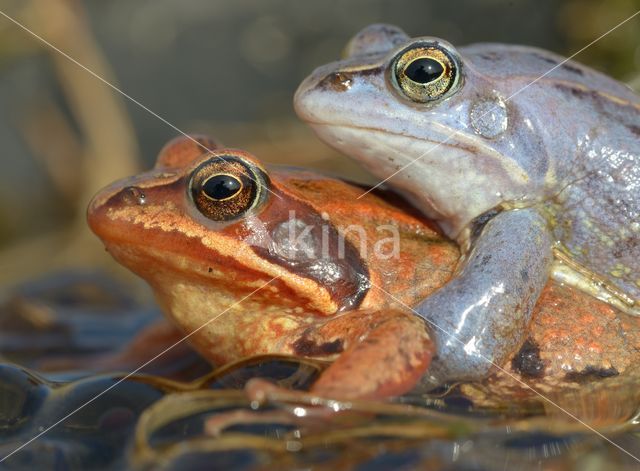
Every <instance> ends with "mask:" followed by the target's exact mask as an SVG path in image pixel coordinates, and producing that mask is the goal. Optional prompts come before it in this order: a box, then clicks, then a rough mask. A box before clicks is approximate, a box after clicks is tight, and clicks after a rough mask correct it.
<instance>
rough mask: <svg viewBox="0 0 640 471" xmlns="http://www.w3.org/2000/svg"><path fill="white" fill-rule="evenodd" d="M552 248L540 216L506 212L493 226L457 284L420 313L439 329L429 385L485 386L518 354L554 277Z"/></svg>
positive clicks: (465, 263) (477, 245)
mask: <svg viewBox="0 0 640 471" xmlns="http://www.w3.org/2000/svg"><path fill="white" fill-rule="evenodd" d="M551 245H552V238H551V234H550V231H549V228H548V227H547V224H546V222H545V220H544V219H543V218H542V217H541V216H540V215H539V214H538V213H537V212H536V211H535V210H534V209H522V210H513V211H505V212H502V213H499V214H498V215H496V216H494V217H493V218H492V219H490V220H489V221H488V222H487V223H486V224H485V226H484V228H483V229H482V232H481V233H480V234H479V235H478V236H477V238H476V239H475V241H473V243H472V246H471V248H470V250H469V252H468V253H467V254H466V256H465V257H464V259H463V261H462V262H461V265H460V266H459V267H458V269H457V270H456V274H454V277H453V279H452V280H451V281H449V282H448V283H447V284H446V285H445V286H443V287H442V288H441V289H439V290H438V291H436V292H435V293H433V294H432V295H431V296H429V297H428V298H426V299H425V300H424V301H422V302H421V303H420V304H419V305H418V306H417V307H416V311H417V312H418V313H419V314H420V316H422V317H424V318H425V319H426V320H427V321H428V322H429V323H431V324H433V327H434V328H433V329H432V332H433V336H434V339H435V342H436V348H437V356H436V357H434V361H433V364H432V366H431V368H430V369H429V373H428V377H427V379H428V380H430V381H431V382H434V383H442V382H444V381H451V380H466V381H474V380H480V379H483V378H485V377H486V376H487V375H488V374H489V373H490V371H491V369H492V367H493V366H494V364H497V365H500V366H501V365H502V364H503V363H504V361H505V360H507V359H508V357H509V356H510V355H511V354H512V353H513V352H515V351H516V350H517V349H518V347H519V346H520V345H521V344H522V342H523V341H524V339H525V337H526V329H527V327H528V324H529V321H530V319H531V312H532V309H533V307H534V305H535V303H536V301H537V299H538V296H539V295H540V292H541V290H542V288H543V287H544V285H545V284H546V282H547V279H548V277H549V270H550V264H551V260H552V251H551Z"/></svg>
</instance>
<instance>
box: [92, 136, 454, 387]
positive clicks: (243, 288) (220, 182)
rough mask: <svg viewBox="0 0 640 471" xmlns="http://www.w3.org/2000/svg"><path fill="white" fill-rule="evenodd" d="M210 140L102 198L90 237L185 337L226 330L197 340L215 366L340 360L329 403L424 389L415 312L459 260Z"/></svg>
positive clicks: (376, 204) (319, 179)
mask: <svg viewBox="0 0 640 471" xmlns="http://www.w3.org/2000/svg"><path fill="white" fill-rule="evenodd" d="M198 140H199V142H202V143H203V144H204V145H205V146H206V147H208V148H209V149H213V152H212V153H209V152H206V151H205V150H204V149H203V148H201V147H200V146H199V145H198V144H195V143H194V142H193V141H191V140H188V139H186V138H179V139H176V140H174V141H172V142H171V143H169V144H168V145H167V146H165V148H164V149H163V150H162V152H161V153H160V156H159V157H158V160H157V163H156V166H155V168H154V169H153V170H151V171H150V172H147V173H144V174H141V175H138V176H135V177H131V178H127V179H124V180H122V181H119V182H116V183H114V184H112V185H110V186H109V187H107V188H105V189H104V190H102V191H101V192H100V193H99V194H98V195H96V196H95V198H94V199H93V201H92V202H91V204H90V207H89V209H88V220H89V224H90V226H91V228H92V229H93V231H94V232H95V233H96V234H97V235H98V236H99V237H100V238H101V239H102V240H103V242H104V243H105V245H106V247H107V249H108V251H109V252H110V253H111V255H113V257H115V258H116V259H117V260H118V261H119V262H120V263H122V264H123V265H124V266H126V267H127V268H129V269H131V270H132V271H133V272H135V273H136V274H138V275H140V276H141V277H142V278H144V279H145V280H146V281H147V282H148V283H149V284H150V285H151V286H152V288H153V290H154V292H155V294H156V297H157V299H158V301H159V302H160V304H161V305H162V307H163V308H164V311H165V312H166V314H167V316H168V317H169V318H170V319H171V320H172V322H173V323H174V324H175V325H177V326H178V327H179V328H180V329H181V331H182V332H184V333H185V334H186V333H190V332H192V331H194V330H196V329H199V328H200V327H201V326H203V325H204V324H206V323H207V322H208V321H209V320H211V319H214V318H215V320H213V321H212V322H210V323H208V324H207V325H206V326H205V327H203V328H201V329H200V330H198V331H197V332H196V333H195V334H194V335H192V336H191V337H190V338H189V341H190V342H191V343H192V344H193V346H194V347H195V348H196V349H197V350H198V351H199V352H200V353H201V354H202V355H203V356H204V357H205V358H207V359H209V360H210V361H211V362H213V363H215V364H217V365H222V364H225V363H228V362H230V361H233V360H237V359H240V358H244V357H247V356H250V355H258V354H292V355H300V356H306V357H312V358H320V359H326V360H333V363H332V365H331V366H330V367H329V368H328V369H327V370H325V371H324V373H323V374H322V375H321V377H320V378H319V380H318V381H317V382H316V383H315V384H314V386H313V392H314V393H317V394H320V395H325V396H330V397H337V398H353V397H359V398H373V397H388V396H393V395H398V394H402V393H404V392H406V391H408V390H410V389H412V388H413V387H414V386H415V385H416V383H417V382H418V381H419V380H420V378H421V377H422V376H423V374H424V372H425V371H426V370H427V368H428V367H429V365H430V361H431V357H432V354H433V352H434V350H435V347H434V345H433V342H432V341H431V338H430V334H429V331H428V329H427V327H426V326H425V324H424V322H423V321H422V320H421V319H420V318H418V317H416V316H415V315H413V314H412V313H411V311H410V310H409V309H408V308H407V307H406V306H405V305H408V306H412V305H415V304H416V303H417V302H418V301H419V300H420V299H423V298H424V297H426V296H427V295H429V294H430V293H431V292H433V291H434V290H435V289H436V288H438V287H439V286H441V285H442V284H443V283H444V282H445V281H446V280H447V279H448V278H449V277H450V276H451V273H452V269H453V266H454V264H455V260H457V258H458V256H459V252H458V249H457V247H456V246H455V245H454V244H452V243H450V242H448V241H446V240H445V239H443V238H442V236H440V235H439V234H438V233H437V232H436V231H435V230H434V227H433V226H432V225H431V224H430V223H429V222H428V221H427V220H426V219H424V218H423V217H422V216H420V215H419V214H418V213H417V212H415V211H408V210H407V207H406V206H405V207H404V208H403V207H402V206H395V205H394V204H392V203H390V202H389V201H384V200H382V199H381V198H380V197H378V196H375V195H373V194H371V195H368V196H367V197H365V198H362V199H360V200H357V199H356V197H357V196H358V194H359V193H360V192H361V191H362V189H361V188H359V187H355V186H352V185H349V184H347V183H345V182H342V181H339V180H336V179H332V178H328V177H323V176H319V175H315V174H313V173H311V172H308V171H304V170H300V169H287V168H280V169H270V170H267V169H265V168H264V167H263V166H262V164H261V163H260V162H259V161H257V160H256V159H255V158H254V157H252V156H251V155H249V154H247V153H246V152H243V151H238V150H230V149H216V148H215V143H214V142H213V141H212V140H210V139H208V138H203V137H198ZM396 200H398V198H396ZM398 204H400V203H398ZM394 236H395V237H396V240H395V242H394ZM396 243H397V245H395V244H396ZM394 250H397V252H394ZM274 278H275V279H274ZM265 285H266V286H265ZM374 286H376V287H381V288H383V289H384V290H385V291H386V292H388V293H390V294H391V295H392V296H393V297H390V296H389V295H387V294H386V293H385V292H383V291H381V290H380V289H374V288H373V287H374ZM252 293H253V294H252ZM221 313H222V314H221ZM217 316H219V317H217Z"/></svg>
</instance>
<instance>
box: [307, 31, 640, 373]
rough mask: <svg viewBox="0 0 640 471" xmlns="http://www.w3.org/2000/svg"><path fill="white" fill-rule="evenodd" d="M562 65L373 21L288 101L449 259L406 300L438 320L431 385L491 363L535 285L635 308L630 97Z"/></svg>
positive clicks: (528, 53)
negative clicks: (443, 242) (451, 244)
mask: <svg viewBox="0 0 640 471" xmlns="http://www.w3.org/2000/svg"><path fill="white" fill-rule="evenodd" d="M562 60H563V58H561V57H559V56H557V55H555V54H553V53H550V52H547V51H544V50H540V49H535V48H529V47H522V46H508V45H501V44H477V45H471V46H467V47H462V48H459V49H456V48H454V47H453V46H452V45H450V44H449V43H447V42H446V41H443V40H441V39H437V38H433V37H421V38H414V39H411V38H409V37H408V36H407V35H406V34H405V33H404V32H402V31H401V30H399V29H397V28H395V27H393V26H388V25H373V26H370V27H368V28H366V29H365V30H363V31H361V32H360V33H359V34H358V35H356V36H355V37H354V38H353V39H352V41H351V42H350V43H349V45H348V46H347V49H346V53H345V58H344V59H343V60H341V61H339V62H334V63H331V64H327V65H325V66H322V67H320V68H318V69H317V70H315V71H314V72H313V73H312V74H311V75H310V76H309V77H308V78H307V79H306V80H305V81H304V82H303V83H302V84H301V85H300V87H299V89H298V91H297V92H296V96H295V107H296V111H297V113H298V115H299V116H300V117H301V118H302V119H303V120H305V121H307V122H308V123H309V124H310V125H311V126H312V127H313V129H314V130H315V131H316V133H317V134H318V136H319V137H320V138H321V139H323V140H324V141H326V142H327V143H328V144H330V145H332V146H333V147H335V148H337V149H338V150H340V151H342V152H343V153H345V154H347V155H349V156H350V157H353V158H355V159H357V160H358V161H359V162H361V163H362V164H363V165H364V166H365V167H366V168H367V169H369V170H370V171H371V172H372V173H373V174H375V175H376V176H378V177H380V178H387V177H389V176H391V178H390V179H389V181H388V184H390V185H392V186H394V187H395V188H396V189H398V190H399V191H400V192H401V193H402V194H404V195H405V196H406V197H407V199H408V200H409V201H411V202H412V203H413V204H414V205H415V206H416V207H418V208H419V209H420V210H422V211H423V212H424V213H425V214H427V215H429V216H430V217H431V218H433V219H434V220H436V221H437V223H438V224H439V226H440V227H441V228H442V230H443V231H444V232H445V233H446V234H447V235H448V236H449V237H450V238H452V239H453V240H455V241H457V242H458V244H459V245H460V246H461V248H462V250H463V258H462V259H461V262H460V264H459V265H458V267H457V269H456V274H455V275H454V277H453V279H452V280H451V281H450V282H449V283H448V284H447V285H446V286H444V287H443V288H442V289H440V290H438V291H437V292H436V293H434V294H433V295H432V296H429V297H427V298H426V299H424V300H423V301H422V302H421V303H419V304H418V305H417V311H419V313H420V315H421V316H422V317H424V318H425V319H427V320H429V321H431V322H433V323H434V324H436V325H438V326H440V327H442V331H441V330H434V332H433V334H434V338H435V341H436V344H437V346H438V352H437V359H436V360H435V361H434V363H433V365H432V367H431V368H430V370H429V372H430V375H431V379H432V380H433V381H434V382H442V381H446V380H458V379H460V380H478V379H482V378H484V377H486V376H487V375H488V374H489V373H490V372H491V370H492V367H491V363H490V362H488V361H487V360H491V361H493V362H494V363H498V364H502V363H503V362H504V361H505V360H506V359H507V358H508V357H509V356H510V355H511V354H512V353H513V351H514V350H515V349H517V348H518V347H519V346H521V345H522V343H523V341H524V340H525V337H526V332H527V326H528V325H529V323H530V320H531V313H532V309H533V306H534V305H535V303H536V300H537V299H538V298H539V296H540V292H541V290H542V288H543V286H544V285H545V284H546V283H547V281H548V280H549V278H552V279H554V280H557V281H559V282H562V283H565V284H567V285H570V286H574V287H577V288H578V289H580V290H582V291H584V292H586V293H588V294H589V295H591V296H594V297H596V298H598V299H601V300H604V301H606V302H607V303H609V304H610V305H612V306H615V307H616V309H619V310H621V311H623V312H625V313H627V314H628V315H638V314H639V313H640V307H639V304H640V301H639V300H640V270H639V268H640V265H639V263H640V197H639V195H640V98H639V97H638V96H637V95H636V94H634V93H633V92H632V91H631V90H630V89H629V88H627V87H626V86H624V85H623V84H621V83H619V82H616V81H615V80H613V79H611V78H609V77H607V76H605V75H603V74H600V73H598V72H596V71H594V70H592V69H589V68H588V67H585V66H583V65H580V64H578V63H575V62H572V61H569V62H566V63H563V64H561V62H562ZM556 66H557V68H555V69H554V70H553V71H551V72H549V70H550V69H551V68H552V67H556ZM548 72H549V73H548ZM543 74H546V75H544V76H543ZM407 165H410V166H409V167H408V168H406V169H405V168H404V167H405V166H407ZM396 172H397V173H396ZM445 332H446V333H445ZM454 337H455V338H454ZM460 344H463V345H464V346H465V348H462V349H461V348H459V347H460Z"/></svg>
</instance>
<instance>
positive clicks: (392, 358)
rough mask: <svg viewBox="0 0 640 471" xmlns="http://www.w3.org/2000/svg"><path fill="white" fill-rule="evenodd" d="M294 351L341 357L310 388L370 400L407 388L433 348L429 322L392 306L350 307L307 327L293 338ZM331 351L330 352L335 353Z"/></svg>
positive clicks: (324, 393) (417, 377) (320, 393)
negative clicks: (376, 308) (352, 308)
mask: <svg viewBox="0 0 640 471" xmlns="http://www.w3.org/2000/svg"><path fill="white" fill-rule="evenodd" d="M295 345H296V347H295V350H296V353H298V354H303V355H305V354H306V355H308V356H319V354H322V353H323V349H324V351H326V352H327V353H329V352H330V351H331V349H334V350H338V351H340V350H341V353H340V355H339V356H338V357H337V358H336V360H335V361H334V362H333V363H332V364H331V366H329V368H327V369H326V370H325V371H324V372H323V373H322V374H321V376H320V378H318V380H317V381H316V382H315V383H314V384H313V386H312V387H311V393H312V394H315V395H318V396H321V397H328V398H333V399H355V398H360V399H373V398H386V397H390V396H397V395H400V394H403V393H405V392H408V391H410V390H411V389H413V388H414V387H415V385H416V384H417V383H418V381H419V380H420V378H421V377H422V375H423V374H424V372H425V371H426V370H427V368H428V367H429V364H430V363H431V357H432V355H433V353H434V351H435V347H434V344H433V342H432V340H431V337H430V335H429V331H428V326H426V325H425V324H424V322H423V321H422V320H421V319H419V318H418V317H416V316H414V315H413V314H412V313H411V312H407V311H400V310H397V309H391V310H380V311H374V312H371V311H364V312H363V311H352V312H349V313H347V314H344V315H341V316H338V317H336V318H333V319H330V320H328V321H327V322H325V323H323V324H322V325H320V326H319V327H314V328H313V330H311V331H307V332H305V333H304V334H303V336H302V337H301V338H300V339H299V340H297V341H296V342H295ZM334 353H335V352H334Z"/></svg>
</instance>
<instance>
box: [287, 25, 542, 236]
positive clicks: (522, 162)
mask: <svg viewBox="0 0 640 471" xmlns="http://www.w3.org/2000/svg"><path fill="white" fill-rule="evenodd" d="M486 48H488V49H489V52H493V53H494V54H500V53H501V52H500V50H498V52H496V51H491V47H490V46H486ZM489 52H487V51H486V50H485V49H484V48H477V47H476V49H471V50H469V51H468V52H465V50H464V49H462V50H457V49H456V48H454V47H453V46H452V45H451V44H449V43H448V42H446V41H444V40H442V39H438V38H434V37H428V36H425V37H418V38H414V39H411V38H409V37H408V36H407V35H406V34H405V33H404V32H402V31H401V30H399V29H398V28H396V27H393V26H389V25H372V26H369V27H367V28H365V29H364V30H363V31H361V32H360V33H358V34H357V35H356V36H355V37H354V38H353V39H352V40H351V41H350V43H349V44H348V46H347V47H346V49H345V57H344V58H343V59H342V60H340V61H338V62H334V63H330V64H327V65H324V66H322V67H319V68H318V69H316V70H315V71H314V72H313V73H312V74H311V75H310V76H309V77H308V78H307V79H306V80H305V81H304V82H303V83H302V84H301V85H300V87H299V88H298V90H297V92H296V95H295V99H294V103H295V109H296V112H297V113H298V115H299V116H300V117H301V119H303V120H304V121H306V122H307V123H309V124H310V125H311V126H312V128H313V129H314V131H315V132H316V133H317V135H318V136H319V137H320V138H321V139H322V140H324V141H325V142H327V143H328V144H329V145H331V146H333V147H335V148H336V149H338V150H339V151H341V152H343V153H345V154H347V155H349V156H351V157H353V158H355V159H357V160H358V161H360V162H361V163H362V164H363V165H364V166H365V167H366V168H367V169H368V170H369V171H371V172H372V173H373V174H374V175H376V176H377V177H379V178H381V179H388V181H389V183H390V184H392V185H394V186H395V187H396V188H398V189H399V190H400V191H401V192H403V193H404V194H405V196H406V197H407V198H408V199H409V200H410V201H412V202H413V204H415V205H416V206H417V207H419V208H420V209H421V210H422V211H424V212H425V213H426V214H427V215H428V216H430V217H432V218H434V219H436V220H437V221H438V223H439V224H440V226H441V227H442V229H443V230H444V231H445V232H446V233H447V234H448V235H449V236H450V237H452V238H458V239H459V238H460V237H462V235H461V233H462V232H463V229H465V228H466V227H468V225H469V223H470V221H472V220H473V219H474V218H475V217H477V216H479V215H481V214H482V213H484V212H486V211H488V210H490V209H492V208H495V207H497V206H500V205H501V204H503V203H506V202H509V203H512V204H516V205H522V206H525V205H528V204H533V202H535V201H537V200H538V199H539V198H540V197H541V195H542V193H543V183H544V180H545V174H546V172H547V163H546V154H545V152H544V150H543V149H544V148H543V146H542V143H541V140H540V139H539V138H538V137H537V134H536V126H537V125H538V123H536V122H535V119H527V118H526V117H527V116H528V115H529V113H527V110H528V109H529V108H528V103H527V101H526V100H509V97H510V96H511V95H512V94H513V93H514V92H516V91H517V90H518V89H519V88H520V87H521V85H522V82H521V80H520V79H519V78H518V77H516V78H514V80H504V79H500V80H498V79H496V78H495V77H492V75H491V71H490V70H487V69H486V67H484V65H483V67H482V68H478V67H476V66H475V65H474V58H476V57H477V56H478V55H479V54H487V53H489ZM478 62H481V61H478ZM485 62H486V61H485ZM507 62H508V61H507ZM483 64H484V62H483ZM500 64H504V61H500ZM503 75H504V74H503V73H501V74H500V76H501V77H502V76H503ZM514 75H517V74H515V73H514ZM532 156H534V157H535V158H533V157H532ZM385 181H386V180H385ZM464 233H467V231H464Z"/></svg>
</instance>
